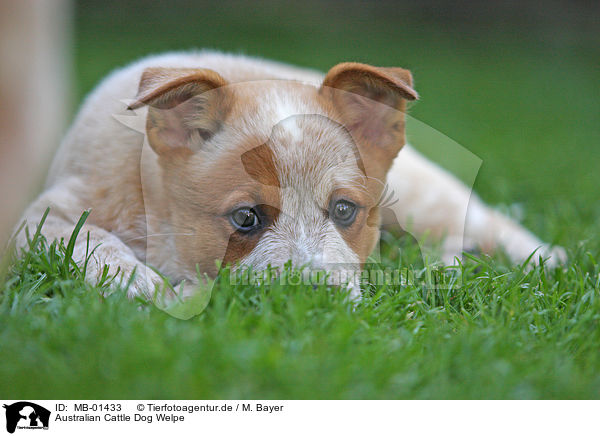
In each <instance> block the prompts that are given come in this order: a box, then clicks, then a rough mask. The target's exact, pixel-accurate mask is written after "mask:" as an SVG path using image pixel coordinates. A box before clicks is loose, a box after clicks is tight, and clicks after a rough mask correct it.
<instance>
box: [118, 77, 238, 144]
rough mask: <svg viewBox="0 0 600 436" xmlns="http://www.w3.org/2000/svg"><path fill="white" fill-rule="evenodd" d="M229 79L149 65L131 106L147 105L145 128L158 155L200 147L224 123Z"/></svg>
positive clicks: (228, 101)
mask: <svg viewBox="0 0 600 436" xmlns="http://www.w3.org/2000/svg"><path fill="white" fill-rule="evenodd" d="M227 84H228V83H227V81H226V80H225V79H224V78H223V77H221V76H220V75H219V74H218V73H216V72H214V71H212V70H208V69H196V68H148V69H146V70H144V73H143V74H142V78H141V80H140V85H139V90H138V95H137V97H136V101H135V102H134V103H133V104H132V105H130V106H129V109H136V108H138V107H141V106H143V105H148V106H149V108H148V118H147V121H146V132H147V134H148V142H149V143H150V146H151V147H152V148H153V149H154V151H156V153H158V154H159V155H165V154H167V153H169V152H170V151H171V150H173V149H178V150H182V149H183V150H188V151H194V150H197V149H198V148H199V147H200V146H201V145H202V143H203V142H204V141H207V140H208V139H209V138H210V137H212V136H213V135H214V134H215V133H216V132H217V131H218V130H219V128H220V127H221V124H222V121H224V119H225V117H226V116H227V113H228V111H229V108H230V95H229V92H227V90H226V88H225V87H226V85H227Z"/></svg>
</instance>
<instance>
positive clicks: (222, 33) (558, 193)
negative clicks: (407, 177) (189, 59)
mask: <svg viewBox="0 0 600 436" xmlns="http://www.w3.org/2000/svg"><path fill="white" fill-rule="evenodd" d="M599 5H600V3H598V2H595V3H586V2H578V1H569V2H567V1H564V2H560V1H547V2H533V1H508V2H497V1H491V2H481V3H476V2H466V1H464V2H445V1H433V0H425V1H422V2H359V1H325V2H319V1H313V0H310V1H304V2H294V3H288V2H276V1H262V2H239V1H233V2H230V1H221V2H218V3H217V2H215V3H210V2H203V1H191V0H174V1H169V2H152V3H150V2H145V1H140V0H121V1H114V0H104V1H92V0H84V1H79V2H76V5H75V7H76V8H75V38H74V43H75V47H74V48H75V56H76V60H75V62H76V64H75V67H76V68H75V71H76V81H75V84H76V88H75V89H74V93H75V95H76V100H77V101H80V100H81V98H82V97H83V96H84V95H85V94H86V93H87V92H89V91H90V90H91V89H92V88H93V86H94V85H95V84H96V83H97V82H98V81H99V80H100V79H101V78H102V77H103V76H104V75H105V74H107V73H108V72H109V71H110V70H112V69H113V68H115V67H119V66H123V65H125V64H127V63H129V62H130V61H132V60H134V59H136V58H139V57H141V56H144V55H147V54H150V53H159V52H163V51H168V50H182V49H189V48H213V49H219V50H223V51H232V52H237V53H245V54H249V55H256V56H261V57H267V58H273V59H276V60H280V61H284V62H289V63H293V64H297V65H301V66H307V67H313V68H317V69H321V70H325V71H326V70H327V69H328V68H330V67H331V66H333V65H334V64H336V63H338V62H342V61H360V62H366V63H371V64H374V65H379V66H401V67H405V68H409V69H410V70H411V71H412V72H413V75H414V77H415V81H416V88H417V90H418V91H419V93H420V95H421V100H420V101H419V102H417V103H416V104H414V105H413V106H412V108H411V115H412V116H413V117H414V118H416V119H418V120H419V121H421V122H423V123H426V124H427V125H429V126H431V127H433V128H435V129H437V130H439V131H441V132H442V133H444V134H445V135H447V136H448V137H450V138H452V139H453V140H455V141H456V142H458V143H459V144H461V145H462V146H463V147H465V148H467V149H468V150H470V151H471V152H473V153H475V154H476V155H477V156H479V157H480V158H481V159H482V160H483V166H482V168H481V171H480V173H479V175H478V178H477V181H476V185H475V188H476V191H477V192H478V193H479V194H480V195H481V196H482V197H483V198H484V200H486V201H488V202H490V203H492V204H513V203H518V204H520V205H522V206H523V211H524V220H525V223H526V225H528V226H529V227H530V228H532V229H534V230H535V231H536V232H537V233H539V234H540V235H541V236H542V237H543V238H545V239H548V240H550V241H552V242H555V243H560V244H564V245H570V244H572V243H573V242H574V241H576V240H581V239H585V238H586V237H588V236H589V235H590V234H592V233H594V234H595V224H596V222H597V219H598V217H600V211H599V206H598V202H597V198H598V196H597V187H598V185H599V182H600V176H599V175H598V164H599V163H600V147H599V145H600V122H599V121H600V87H599V86H598V85H599V83H598V79H600V63H599V62H598V61H599V59H600V32H598V30H599V29H598V23H599V22H600V20H599V18H600V6H599ZM408 135H409V140H411V141H412V142H413V143H415V144H417V145H418V142H419V141H418V140H419V138H418V137H414V136H413V135H412V134H411V130H410V125H409V131H408ZM417 136H418V135H417ZM433 158H434V159H436V160H438V161H439V162H441V163H442V164H443V162H444V159H445V158H444V156H433ZM549 218H550V219H549Z"/></svg>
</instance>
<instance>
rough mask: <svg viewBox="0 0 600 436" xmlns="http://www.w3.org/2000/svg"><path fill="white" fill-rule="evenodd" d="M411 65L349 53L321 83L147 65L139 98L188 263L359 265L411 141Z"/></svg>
mask: <svg viewBox="0 0 600 436" xmlns="http://www.w3.org/2000/svg"><path fill="white" fill-rule="evenodd" d="M416 98H417V94H416V93H415V91H414V90H413V89H412V79H411V75H410V73H409V72H408V71H407V70H403V69H400V68H377V67H373V66H369V65H364V64H358V63H343V64H339V65H337V66H335V67H334V68H332V69H331V70H330V71H329V72H328V74H327V75H326V77H325V79H324V80H323V82H322V84H321V86H319V87H315V86H312V85H307V84H303V83H300V82H293V81H283V80H265V81H253V82H242V83H230V82H228V81H227V80H226V79H225V78H223V77H222V76H221V75H219V74H218V73H216V72H215V71H212V70H206V69H163V68H152V69H147V70H146V71H145V72H144V74H143V76H142V79H141V82H140V88H139V95H138V100H137V102H136V103H135V104H134V105H133V106H132V107H138V106H142V105H148V116H147V125H146V130H147V138H148V142H149V144H150V146H151V148H152V150H153V151H154V152H155V153H156V155H157V159H158V162H159V166H160V168H161V171H162V175H161V177H162V181H161V185H162V187H163V190H164V203H161V204H164V206H162V207H163V209H164V210H162V211H157V212H156V213H162V214H166V216H168V221H169V224H170V225H171V226H172V230H173V233H174V234H177V233H181V234H182V235H181V236H176V237H175V239H174V243H175V246H176V253H177V258H178V262H179V263H180V264H181V265H182V267H183V268H185V269H186V270H187V271H189V272H194V271H196V265H197V264H198V265H199V268H200V270H201V271H203V272H207V273H209V274H215V273H216V270H215V260H223V261H224V262H225V263H232V264H240V265H245V266H251V267H253V268H255V269H263V268H265V267H267V266H268V265H271V266H281V265H283V264H284V263H286V262H287V261H288V260H291V261H292V263H293V264H294V265H295V266H304V265H310V267H311V268H314V269H324V270H326V271H332V270H336V269H355V270H356V269H359V268H360V266H361V265H362V264H363V263H364V262H365V260H366V258H367V256H368V255H369V254H370V252H371V251H372V250H373V248H374V246H375V244H376V242H377V239H378V236H379V230H378V226H379V211H378V207H377V206H378V201H379V198H380V195H381V192H382V189H383V186H384V183H385V178H386V173H387V171H388V170H389V168H390V166H391V163H392V161H393V159H394V158H395V157H396V155H397V153H398V152H399V151H400V149H401V148H402V146H403V145H404V142H405V138H404V112H405V108H406V101H407V100H414V99H416Z"/></svg>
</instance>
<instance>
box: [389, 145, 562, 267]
mask: <svg viewBox="0 0 600 436" xmlns="http://www.w3.org/2000/svg"><path fill="white" fill-rule="evenodd" d="M388 185H389V187H390V188H391V190H392V191H393V192H394V194H395V196H394V198H395V199H398V201H397V202H396V203H395V204H393V205H392V206H391V208H392V209H393V211H394V214H395V216H396V218H397V219H398V222H399V223H400V225H401V226H403V227H404V226H408V228H407V227H404V228H407V230H410V231H413V232H414V233H415V234H416V236H417V237H419V236H422V235H424V234H430V235H431V236H434V237H438V238H442V237H444V243H443V244H444V245H443V250H444V253H443V260H444V261H445V262H448V261H451V260H452V259H453V258H454V256H457V257H459V258H460V257H461V252H462V251H463V250H469V249H473V248H479V249H481V250H482V251H483V252H485V253H488V254H491V253H492V252H493V251H494V250H496V249H497V248H499V247H501V248H503V249H504V250H505V251H506V253H507V254H508V255H509V256H510V258H511V260H513V261H515V262H521V261H524V260H525V259H527V258H528V257H529V255H531V254H532V253H533V252H534V251H536V250H537V252H536V255H534V258H533V260H534V261H536V262H537V260H538V257H539V255H541V256H542V257H544V258H547V257H550V260H549V262H550V264H556V263H557V262H560V261H564V260H565V258H566V256H565V252H564V250H563V249H562V248H560V247H555V248H553V249H551V248H550V246H549V245H547V244H544V243H543V242H542V241H540V240H539V239H538V238H537V237H536V236H535V235H533V234H532V233H531V232H530V231H528V230H527V229H525V228H524V227H523V226H521V225H520V224H518V223H517V222H515V221H514V220H512V219H510V218H508V217H507V216H505V215H503V214H501V213H500V212H498V211H495V210H493V209H491V208H489V207H487V206H486V205H485V204H484V203H483V202H482V201H481V200H480V199H479V198H478V197H477V196H476V195H475V194H474V193H473V192H472V191H471V190H470V189H468V188H467V186H465V185H464V184H463V183H462V182H461V181H460V180H458V179H457V178H456V177H454V176H453V175H452V174H450V173H449V172H447V171H446V170H444V169H442V168H441V167H439V166H437V165H436V164H434V163H432V162H431V161H429V160H427V159H426V158H425V157H423V156H422V155H420V154H419V153H417V152H416V151H415V150H414V149H412V148H410V147H405V149H404V150H402V152H401V153H400V155H399V156H398V158H396V160H395V161H394V164H393V166H392V169H391V170H390V172H389V174H388Z"/></svg>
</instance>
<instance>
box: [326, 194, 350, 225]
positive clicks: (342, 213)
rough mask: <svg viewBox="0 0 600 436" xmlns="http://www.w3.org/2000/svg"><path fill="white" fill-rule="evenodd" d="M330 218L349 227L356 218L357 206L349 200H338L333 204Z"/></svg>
mask: <svg viewBox="0 0 600 436" xmlns="http://www.w3.org/2000/svg"><path fill="white" fill-rule="evenodd" d="M329 216H330V217H331V219H332V220H333V221H334V222H335V223H336V224H339V225H342V226H349V225H350V224H352V223H353V222H354V219H355V218H356V204H354V203H352V202H350V201H348V200H338V201H336V202H335V203H333V204H332V206H331V208H330V210H329Z"/></svg>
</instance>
